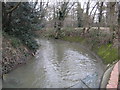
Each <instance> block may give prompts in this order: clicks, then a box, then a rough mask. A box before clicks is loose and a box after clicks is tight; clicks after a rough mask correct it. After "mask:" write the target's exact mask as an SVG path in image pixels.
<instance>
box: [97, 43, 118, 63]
mask: <svg viewBox="0 0 120 90" xmlns="http://www.w3.org/2000/svg"><path fill="white" fill-rule="evenodd" d="M97 54H98V55H99V56H100V57H101V58H102V59H103V61H104V63H105V64H108V63H112V62H114V61H115V60H117V59H118V50H117V49H116V48H113V47H112V44H107V45H101V46H100V47H99V48H97Z"/></svg>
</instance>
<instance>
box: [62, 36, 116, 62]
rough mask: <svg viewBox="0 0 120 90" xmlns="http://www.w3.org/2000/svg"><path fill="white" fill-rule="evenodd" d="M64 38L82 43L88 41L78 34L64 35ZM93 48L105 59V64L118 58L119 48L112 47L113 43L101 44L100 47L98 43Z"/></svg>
mask: <svg viewBox="0 0 120 90" xmlns="http://www.w3.org/2000/svg"><path fill="white" fill-rule="evenodd" d="M62 40H65V41H69V42H78V43H82V44H83V43H84V42H86V39H85V38H82V37H78V36H72V37H70V36H64V37H63V38H62ZM86 44H87V43H86ZM92 50H93V51H94V52H96V53H97V55H98V56H99V57H100V58H101V59H102V60H103V62H104V63H105V64H109V63H113V62H114V61H115V60H118V50H117V48H114V47H112V44H106V45H101V46H100V47H99V48H98V46H97V45H94V47H93V48H92Z"/></svg>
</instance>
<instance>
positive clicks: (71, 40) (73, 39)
mask: <svg viewBox="0 0 120 90" xmlns="http://www.w3.org/2000/svg"><path fill="white" fill-rule="evenodd" d="M62 40H65V41H69V42H83V41H85V39H84V38H82V37H78V36H74V37H70V36H64V37H63V38H62Z"/></svg>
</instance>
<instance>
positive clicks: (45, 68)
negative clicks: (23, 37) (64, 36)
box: [2, 39, 104, 88]
mask: <svg viewBox="0 0 120 90" xmlns="http://www.w3.org/2000/svg"><path fill="white" fill-rule="evenodd" d="M37 42H38V43H39V44H40V45H41V46H40V47H39V49H38V50H37V52H36V55H35V58H31V60H29V61H28V63H27V64H26V65H23V66H21V67H19V68H17V69H15V70H14V71H12V72H10V73H9V74H6V75H5V76H4V81H3V83H2V84H3V88H88V87H89V88H98V87H99V85H100V80H101V77H102V74H103V72H104V64H103V63H102V61H101V60H98V59H97V58H96V57H95V56H94V55H93V54H92V53H91V51H89V50H88V49H86V47H85V46H82V45H81V44H78V43H70V42H66V41H61V40H53V39H37Z"/></svg>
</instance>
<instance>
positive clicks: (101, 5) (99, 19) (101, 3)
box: [98, 2, 103, 31]
mask: <svg viewBox="0 0 120 90" xmlns="http://www.w3.org/2000/svg"><path fill="white" fill-rule="evenodd" d="M98 10H99V15H98V22H99V25H98V31H99V30H100V26H101V21H102V15H103V14H102V12H103V2H100V3H99V4H98Z"/></svg>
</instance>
